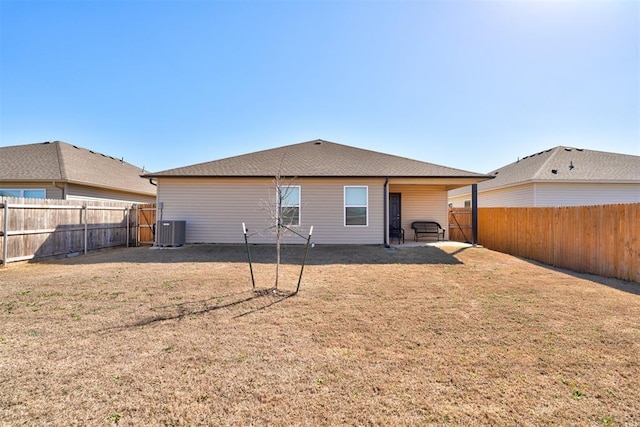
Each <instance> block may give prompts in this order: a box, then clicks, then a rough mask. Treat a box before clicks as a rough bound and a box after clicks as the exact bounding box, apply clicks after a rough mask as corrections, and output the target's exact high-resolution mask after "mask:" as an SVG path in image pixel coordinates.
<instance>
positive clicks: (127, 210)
mask: <svg viewBox="0 0 640 427" xmlns="http://www.w3.org/2000/svg"><path fill="white" fill-rule="evenodd" d="M129 212H131V207H128V208H124V220H125V221H127V247H129V240H131V234H130V233H131V227H130V224H129Z"/></svg>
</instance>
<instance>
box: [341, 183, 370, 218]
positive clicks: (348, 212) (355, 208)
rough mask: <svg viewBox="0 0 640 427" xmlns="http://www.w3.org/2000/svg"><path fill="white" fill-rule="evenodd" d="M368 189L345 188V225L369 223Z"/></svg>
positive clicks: (362, 187)
mask: <svg viewBox="0 0 640 427" xmlns="http://www.w3.org/2000/svg"><path fill="white" fill-rule="evenodd" d="M368 204H369V197H368V187H366V186H361V187H344V225H363V226H366V225H367V224H368V223H369V215H368V213H369V209H368Z"/></svg>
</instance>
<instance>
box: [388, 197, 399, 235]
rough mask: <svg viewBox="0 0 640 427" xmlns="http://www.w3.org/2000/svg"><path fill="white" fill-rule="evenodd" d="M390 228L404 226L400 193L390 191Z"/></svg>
mask: <svg viewBox="0 0 640 427" xmlns="http://www.w3.org/2000/svg"><path fill="white" fill-rule="evenodd" d="M389 226H390V227H389V228H391V229H392V230H393V229H394V228H396V229H400V228H402V211H401V204H400V193H389Z"/></svg>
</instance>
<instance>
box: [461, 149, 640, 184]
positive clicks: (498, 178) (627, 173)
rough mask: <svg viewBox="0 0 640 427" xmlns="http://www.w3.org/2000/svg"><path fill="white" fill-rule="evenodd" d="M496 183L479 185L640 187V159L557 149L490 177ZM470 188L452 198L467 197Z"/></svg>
mask: <svg viewBox="0 0 640 427" xmlns="http://www.w3.org/2000/svg"><path fill="white" fill-rule="evenodd" d="M489 175H493V176H495V179H492V180H489V181H484V182H481V183H479V184H478V190H489V189H493V188H500V187H506V186H511V185H515V184H520V183H525V182H532V181H536V182H541V181H547V182H599V183H607V182H610V183H613V182H616V183H634V182H635V183H640V156H632V155H629V154H619V153H609V152H605V151H595V150H585V149H581V148H573V147H565V146H558V147H554V148H550V149H548V150H545V151H541V152H539V153H535V154H532V155H530V156H527V157H524V158H522V159H519V160H518V161H516V162H513V163H511V164H508V165H506V166H503V167H501V168H499V169H496V170H494V171H492V172H490V173H489ZM468 192H469V189H468V187H465V188H459V189H457V190H452V191H451V192H450V193H449V195H450V196H454V195H458V194H464V193H468Z"/></svg>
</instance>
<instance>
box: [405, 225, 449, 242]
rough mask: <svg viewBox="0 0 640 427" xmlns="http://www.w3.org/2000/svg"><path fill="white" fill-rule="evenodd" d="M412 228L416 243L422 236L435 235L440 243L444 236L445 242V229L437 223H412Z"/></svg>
mask: <svg viewBox="0 0 640 427" xmlns="http://www.w3.org/2000/svg"><path fill="white" fill-rule="evenodd" d="M411 228H412V229H413V240H414V241H416V242H417V241H418V239H419V238H420V235H421V234H426V235H433V234H435V236H436V238H437V239H438V241H440V236H442V240H444V228H442V227H441V226H440V224H438V223H437V222H435V221H413V222H412V223H411Z"/></svg>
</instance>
